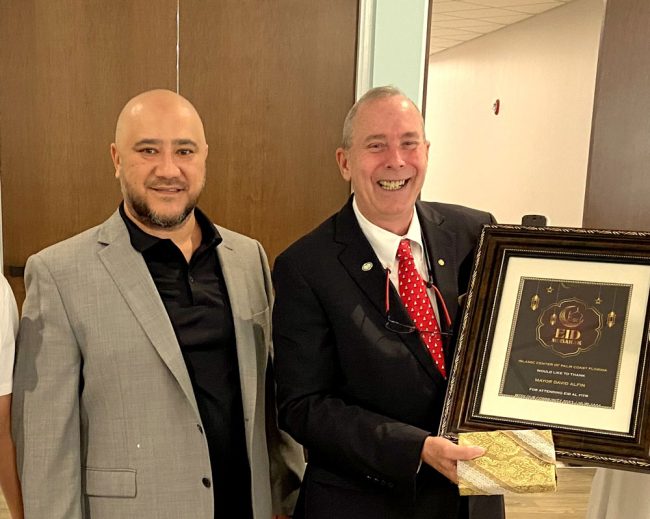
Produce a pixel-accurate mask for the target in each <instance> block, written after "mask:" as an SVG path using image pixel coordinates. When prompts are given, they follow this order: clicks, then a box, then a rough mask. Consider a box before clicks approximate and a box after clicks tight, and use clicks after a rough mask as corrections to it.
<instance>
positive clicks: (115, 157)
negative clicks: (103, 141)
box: [111, 143, 121, 178]
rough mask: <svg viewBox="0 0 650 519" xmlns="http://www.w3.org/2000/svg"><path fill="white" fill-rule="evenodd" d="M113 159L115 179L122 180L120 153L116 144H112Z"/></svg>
mask: <svg viewBox="0 0 650 519" xmlns="http://www.w3.org/2000/svg"><path fill="white" fill-rule="evenodd" d="M111 159H112V160H113V166H114V167H115V178H120V162H121V158H120V153H119V152H118V151H117V145H116V144H115V143H112V144H111Z"/></svg>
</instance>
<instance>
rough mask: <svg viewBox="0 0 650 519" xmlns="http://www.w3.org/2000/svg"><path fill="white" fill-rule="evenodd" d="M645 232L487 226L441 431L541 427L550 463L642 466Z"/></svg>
mask: <svg viewBox="0 0 650 519" xmlns="http://www.w3.org/2000/svg"><path fill="white" fill-rule="evenodd" d="M649 294H650V233H641V232H626V231H606V230H591V229H569V228H561V227H522V226H512V225H488V226H486V227H484V229H483V232H482V234H481V238H480V242H479V246H478V249H477V254H476V259H475V262H474V269H473V272H472V277H471V281H470V287H469V291H468V293H467V296H466V304H465V311H464V313H463V317H462V322H461V327H460V334H459V339H458V344H457V347H456V356H455V358H454V362H453V365H452V370H451V374H450V378H449V387H448V391H447V397H446V400H445V405H444V410H443V415H442V420H441V426H440V433H441V434H442V435H444V436H447V437H449V438H452V439H454V438H455V437H456V435H457V433H459V432H475V431H489V430H496V429H518V428H520V429H531V428H538V429H551V430H552V431H553V438H554V442H555V447H556V455H557V457H558V459H560V460H564V461H568V462H575V463H582V464H591V465H598V466H607V467H611V468H618V469H624V470H637V471H644V472H650V402H649V400H650V398H649V396H648V390H649V389H648V386H649V384H650V364H649V355H648V320H649V318H650V315H649V308H650V307H649Z"/></svg>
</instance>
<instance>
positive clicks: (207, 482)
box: [201, 478, 212, 488]
mask: <svg viewBox="0 0 650 519" xmlns="http://www.w3.org/2000/svg"><path fill="white" fill-rule="evenodd" d="M201 482H202V483H203V486H204V487H205V488H210V487H211V486H212V483H210V478H203V479H202V480H201Z"/></svg>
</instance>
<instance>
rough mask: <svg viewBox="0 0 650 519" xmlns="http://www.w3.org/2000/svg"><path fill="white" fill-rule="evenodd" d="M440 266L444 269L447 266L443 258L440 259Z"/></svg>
mask: <svg viewBox="0 0 650 519" xmlns="http://www.w3.org/2000/svg"><path fill="white" fill-rule="evenodd" d="M438 265H440V266H441V267H444V266H445V260H443V259H442V258H440V259H439V260H438Z"/></svg>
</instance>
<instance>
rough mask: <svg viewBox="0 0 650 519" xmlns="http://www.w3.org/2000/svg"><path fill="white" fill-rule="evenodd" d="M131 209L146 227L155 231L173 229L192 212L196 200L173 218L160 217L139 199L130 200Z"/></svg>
mask: <svg viewBox="0 0 650 519" xmlns="http://www.w3.org/2000/svg"><path fill="white" fill-rule="evenodd" d="M129 202H130V203H131V207H132V208H133V212H134V213H135V217H136V218H137V219H138V220H139V221H140V223H142V224H144V225H145V226H147V227H153V228H156V229H174V228H175V227H178V226H179V225H181V224H182V223H183V222H184V221H185V220H187V217H188V216H189V215H190V214H191V213H192V211H194V208H195V207H196V204H197V202H198V200H192V201H190V203H189V204H187V206H185V209H183V211H182V212H181V213H179V214H177V215H175V216H161V215H159V214H158V213H156V212H155V211H152V210H151V208H150V207H149V206H148V205H147V204H146V202H144V201H143V200H140V199H130V200H129Z"/></svg>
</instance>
